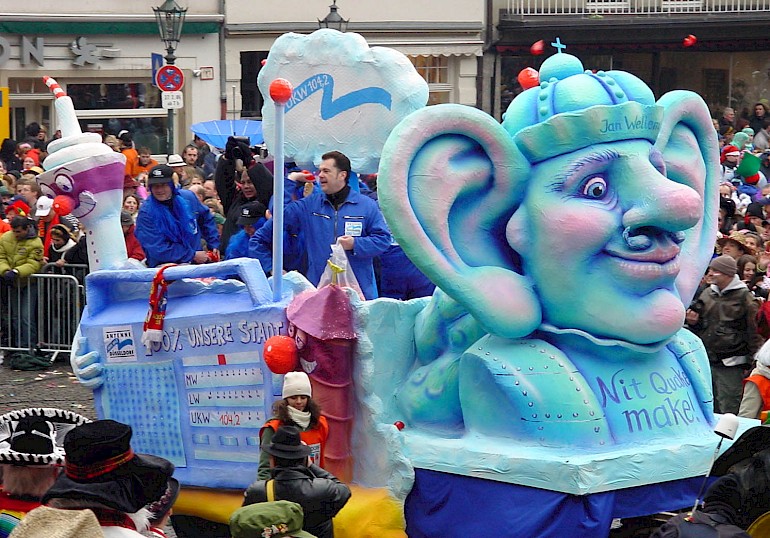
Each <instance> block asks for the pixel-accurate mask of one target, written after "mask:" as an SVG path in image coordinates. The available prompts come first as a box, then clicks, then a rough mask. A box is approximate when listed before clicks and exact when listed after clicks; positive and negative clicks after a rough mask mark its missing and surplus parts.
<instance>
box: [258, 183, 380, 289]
mask: <svg viewBox="0 0 770 538" xmlns="http://www.w3.org/2000/svg"><path fill="white" fill-rule="evenodd" d="M283 218H284V232H285V234H286V235H289V236H297V235H298V234H299V233H300V232H302V235H303V239H304V248H305V249H306V251H307V257H308V269H307V274H306V275H305V276H307V279H308V280H309V281H310V282H311V283H312V284H313V285H316V286H317V285H318V282H319V281H320V280H321V275H322V274H323V272H324V270H325V269H326V262H327V260H328V259H329V257H330V256H331V245H333V244H334V243H336V242H337V238H338V237H341V236H343V235H350V236H354V237H355V245H354V247H353V250H350V251H347V252H346V254H347V257H348V261H349V263H350V268H351V269H353V273H354V274H355V276H356V279H357V280H358V284H359V286H360V287H361V291H362V292H363V294H364V297H366V298H367V299H376V298H377V285H376V283H375V279H374V268H373V266H372V259H373V258H374V257H375V256H379V255H380V254H382V253H383V252H385V251H386V250H387V249H388V247H389V246H390V242H391V235H390V230H389V229H388V225H387V224H385V218H384V217H383V216H382V213H381V212H380V208H379V207H378V206H377V203H376V202H375V201H374V200H372V199H371V198H369V197H367V196H364V195H362V194H360V193H358V192H355V191H353V190H351V191H350V193H349V194H348V197H347V199H346V200H345V201H344V202H343V203H342V204H341V205H340V207H339V209H334V207H333V206H332V204H331V202H329V200H328V199H327V198H326V195H325V194H323V193H322V192H316V193H313V194H311V195H310V196H308V197H307V198H303V199H302V200H297V201H296V202H293V203H291V204H289V205H287V206H286V208H285V210H284V217H283ZM272 239H273V220H272V219H271V220H269V221H267V222H266V223H265V225H264V226H262V228H260V229H259V230H257V232H256V233H255V234H254V235H253V236H252V237H251V239H250V240H249V256H250V257H252V258H257V259H258V260H259V261H260V262H261V263H262V267H263V268H264V269H265V270H266V271H269V270H270V268H271V267H272V265H273V261H272V252H271V248H272V247H271V245H272Z"/></svg>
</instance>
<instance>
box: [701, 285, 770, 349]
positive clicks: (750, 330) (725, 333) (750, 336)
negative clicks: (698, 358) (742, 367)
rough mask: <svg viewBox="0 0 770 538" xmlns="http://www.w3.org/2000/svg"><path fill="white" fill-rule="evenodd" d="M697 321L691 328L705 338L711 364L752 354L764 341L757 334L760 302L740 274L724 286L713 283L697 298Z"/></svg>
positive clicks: (702, 338)
mask: <svg viewBox="0 0 770 538" xmlns="http://www.w3.org/2000/svg"><path fill="white" fill-rule="evenodd" d="M698 301H699V304H698V306H697V307H696V308H697V310H696V311H697V312H698V315H699V319H698V323H697V324H696V325H694V326H691V329H692V331H693V332H694V333H695V334H697V335H698V336H699V337H700V339H701V340H702V341H703V345H704V347H705V348H706V352H707V353H708V357H709V360H710V361H711V362H712V363H719V362H721V361H722V360H723V359H727V358H729V357H736V356H749V357H751V356H753V355H754V353H756V352H757V350H758V349H759V346H760V345H761V344H762V338H761V336H759V333H757V310H758V305H757V302H756V301H755V300H754V296H753V295H752V294H751V292H750V291H749V289H748V288H747V287H746V284H744V283H743V282H741V281H740V280H739V279H738V277H737V275H736V276H735V278H733V280H732V282H730V283H729V284H728V285H727V286H726V287H725V289H723V290H721V291H720V290H719V288H718V287H717V286H715V285H711V286H709V287H708V288H706V289H705V290H703V292H701V294H700V296H699V297H698Z"/></svg>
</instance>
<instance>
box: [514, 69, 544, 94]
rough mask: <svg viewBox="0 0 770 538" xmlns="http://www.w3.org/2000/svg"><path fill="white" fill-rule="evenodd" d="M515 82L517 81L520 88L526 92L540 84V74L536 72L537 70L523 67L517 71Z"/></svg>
mask: <svg viewBox="0 0 770 538" xmlns="http://www.w3.org/2000/svg"><path fill="white" fill-rule="evenodd" d="M516 80H518V81H519V84H521V87H522V88H524V89H525V90H528V89H530V88H534V87H535V86H537V85H538V84H540V73H538V72H537V69H533V68H531V67H525V68H524V69H522V70H521V71H519V76H518V77H516Z"/></svg>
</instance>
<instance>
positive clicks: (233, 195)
mask: <svg viewBox="0 0 770 538" xmlns="http://www.w3.org/2000/svg"><path fill="white" fill-rule="evenodd" d="M237 173H238V172H236V171H235V165H234V164H233V161H230V160H227V159H224V158H222V159H219V161H218V162H217V170H216V172H215V174H214V183H215V184H216V186H217V194H218V195H219V200H220V201H221V202H222V209H223V211H224V213H225V223H224V225H223V226H222V238H221V243H222V251H223V252H227V244H228V243H229V241H230V237H232V236H233V235H235V234H236V233H238V217H239V216H240V215H241V207H242V206H243V204H246V203H248V202H254V201H257V202H260V203H261V204H262V205H264V206H265V207H267V205H268V203H269V202H270V197H271V196H272V195H273V175H272V174H271V173H270V171H269V170H268V169H267V168H265V165H264V164H262V163H257V164H255V165H254V166H252V167H251V168H250V169H249V179H251V182H252V183H253V184H254V188H255V189H256V191H257V193H256V194H255V195H254V196H253V197H251V198H246V197H245V196H244V195H243V192H241V190H240V189H238V188H237V187H236V184H235V176H236V174H237Z"/></svg>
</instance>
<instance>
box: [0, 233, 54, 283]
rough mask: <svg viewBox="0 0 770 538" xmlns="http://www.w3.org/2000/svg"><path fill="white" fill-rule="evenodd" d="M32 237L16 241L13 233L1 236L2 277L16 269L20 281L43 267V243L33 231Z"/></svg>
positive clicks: (0, 271) (0, 261)
mask: <svg viewBox="0 0 770 538" xmlns="http://www.w3.org/2000/svg"><path fill="white" fill-rule="evenodd" d="M31 235H32V237H27V238H26V239H22V240H21V241H16V237H15V236H14V235H13V232H6V233H4V234H3V235H2V236H0V276H2V275H4V274H5V273H6V272H7V271H10V270H12V269H15V270H16V271H17V272H18V273H19V279H20V280H22V282H23V279H26V278H27V277H29V276H30V275H32V274H34V273H37V272H38V271H40V268H41V267H43V242H42V241H40V238H39V237H37V235H36V233H35V229H34V228H32V229H31Z"/></svg>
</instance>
